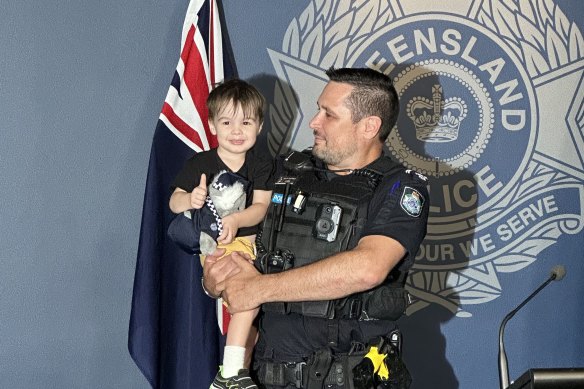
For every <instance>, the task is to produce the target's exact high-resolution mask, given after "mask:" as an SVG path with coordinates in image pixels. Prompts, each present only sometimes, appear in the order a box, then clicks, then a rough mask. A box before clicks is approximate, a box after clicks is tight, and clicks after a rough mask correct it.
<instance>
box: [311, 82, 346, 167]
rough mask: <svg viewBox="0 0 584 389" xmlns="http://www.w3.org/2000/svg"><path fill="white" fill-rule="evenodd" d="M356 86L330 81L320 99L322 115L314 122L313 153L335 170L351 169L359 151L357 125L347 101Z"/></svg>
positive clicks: (312, 126)
mask: <svg viewBox="0 0 584 389" xmlns="http://www.w3.org/2000/svg"><path fill="white" fill-rule="evenodd" d="M352 90H353V86H351V85H349V84H343V83H339V82H333V81H331V82H329V83H328V84H327V85H326V86H325V88H324V89H323V91H322V93H321V94H320V97H319V98H318V112H317V113H316V115H315V116H314V117H313V118H312V120H311V121H310V128H312V130H313V133H314V146H313V148H312V153H313V154H314V155H316V156H317V157H318V158H320V159H322V160H323V161H324V162H326V164H327V165H328V166H329V168H331V169H335V168H337V169H342V168H347V167H349V168H351V167H352V166H350V165H351V164H352V163H353V162H354V161H353V158H352V157H354V156H355V154H356V151H357V131H356V125H355V124H353V122H352V120H351V110H350V109H349V108H348V107H347V105H346V104H345V100H346V99H347V98H348V97H349V95H350V94H351V91H352Z"/></svg>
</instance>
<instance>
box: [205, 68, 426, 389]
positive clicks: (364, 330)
mask: <svg viewBox="0 0 584 389" xmlns="http://www.w3.org/2000/svg"><path fill="white" fill-rule="evenodd" d="M326 74H327V76H328V77H329V82H328V83H327V85H326V86H325V88H324V90H323V91H322V93H321V94H320V96H319V98H318V101H317V106H318V111H317V113H316V115H315V116H314V117H313V118H312V120H311V122H310V127H311V128H312V130H313V135H314V145H313V147H312V155H313V160H314V161H315V163H316V164H317V165H318V164H320V166H322V168H323V169H322V171H321V172H320V174H319V175H318V180H320V181H323V182H330V183H333V184H334V183H335V182H337V181H335V180H338V182H339V183H340V184H341V183H343V182H356V181H355V180H357V179H358V177H357V176H358V174H357V173H356V172H371V171H373V172H377V174H378V175H379V178H380V179H379V180H377V182H376V184H375V186H374V190H373V192H372V195H371V196H369V197H368V205H367V216H366V220H365V222H364V223H363V224H364V225H363V226H362V227H361V228H358V229H357V232H356V233H357V234H358V236H357V237H356V238H357V239H356V240H354V242H355V243H354V244H353V247H347V249H345V250H343V251H340V252H337V253H334V254H329V255H326V256H325V257H323V256H322V255H320V256H319V253H318V252H315V253H314V258H312V259H311V260H310V261H309V262H310V263H308V264H303V265H302V266H294V267H292V268H291V269H288V270H286V271H282V272H274V273H269V274H262V273H260V272H258V271H257V270H256V269H255V268H254V266H253V265H252V264H250V263H249V262H248V261H247V260H246V259H245V258H243V257H242V256H240V255H238V254H237V253H235V254H232V255H231V257H230V258H229V259H228V260H221V261H215V260H214V259H215V258H214V257H207V261H206V263H205V269H204V283H203V284H204V287H205V288H206V289H207V291H209V293H211V294H214V295H217V296H218V295H221V296H222V297H223V298H224V299H225V300H226V301H227V302H228V304H229V309H230V311H231V312H239V311H243V310H249V309H253V308H256V307H259V306H261V305H262V304H264V305H265V306H268V305H269V304H268V303H280V304H281V303H282V302H284V303H285V304H287V305H285V306H284V309H283V311H277V310H275V311H274V310H264V312H263V313H262V314H261V315H260V321H259V328H260V332H259V340H258V343H257V345H256V350H255V356H254V358H255V360H254V368H255V369H256V370H257V374H258V376H257V379H258V380H259V381H260V383H261V384H263V385H264V387H268V388H271V387H274V388H277V387H307V388H317V387H335V386H334V385H333V386H326V385H329V384H331V383H333V384H334V382H337V383H338V384H339V387H345V388H350V387H351V386H350V385H348V384H347V383H346V382H345V381H346V380H347V379H349V377H350V374H348V372H347V371H346V370H347V364H346V363H344V362H343V363H344V365H343V363H341V364H340V365H337V366H340V367H339V369H337V371H338V372H339V375H337V376H336V377H334V372H332V370H334V369H331V366H335V365H334V362H335V361H341V362H342V361H343V359H342V358H344V357H345V356H347V355H349V354H351V353H352V352H353V351H355V345H363V346H364V347H367V345H368V344H369V342H371V340H372V339H378V337H379V336H384V335H386V334H388V333H390V332H391V331H392V330H393V329H394V328H395V318H396V317H397V316H399V314H398V315H397V316H396V315H395V314H389V315H385V314H384V312H385V310H386V309H391V307H389V308H388V307H385V306H383V305H384V304H385V303H386V302H387V299H386V298H385V297H387V296H388V295H391V293H389V294H388V293H386V292H387V291H385V292H383V293H385V294H383V293H382V294H380V295H378V296H377V297H376V298H371V299H370V297H371V295H372V293H371V292H372V291H376V290H378V289H379V288H381V287H385V286H388V287H395V286H396V285H397V286H398V288H397V289H399V287H402V290H403V285H404V283H405V278H406V275H407V271H408V270H409V269H410V268H411V266H412V264H413V262H414V256H415V254H416V252H417V250H418V248H419V245H420V244H421V242H422V240H423V239H424V236H425V234H426V225H427V218H428V208H429V201H428V192H427V189H426V182H425V177H424V176H422V175H420V174H417V173H415V172H412V171H410V170H406V169H405V168H403V167H401V166H400V165H398V164H396V163H394V162H389V158H388V157H384V156H383V144H384V142H385V140H386V139H387V137H388V135H389V133H390V131H391V130H392V128H393V126H394V125H395V123H396V121H397V116H398V112H399V104H398V97H397V93H396V90H395V88H394V86H393V84H392V82H391V79H389V77H387V76H386V75H384V74H381V73H379V72H376V71H374V70H371V69H366V68H363V69H353V68H340V69H334V68H331V69H329V70H328V71H326ZM380 166H382V168H380ZM323 171H324V172H323ZM343 180H344V181H343ZM340 184H339V185H338V186H336V185H332V186H330V185H329V188H330V187H333V188H334V187H339V188H340V187H342V185H340ZM359 186H361V185H359ZM364 186H365V185H364ZM315 190H318V189H315ZM284 202H285V200H284ZM268 217H269V216H268ZM284 223H286V220H284ZM341 227H342V226H339V228H341ZM306 228H310V227H308V226H307V227H306ZM280 235H283V236H279V237H278V239H279V241H280V242H286V239H287V238H286V234H285V231H283V232H281V233H280ZM303 245H304V246H306V245H310V243H306V244H303ZM296 246H298V245H296ZM386 289H387V288H386ZM388 290H390V291H391V290H396V288H393V289H391V288H390V289H388ZM373 294H375V293H373ZM351 296H356V299H354V301H356V302H357V303H358V304H351V305H350V306H349V304H348V301H349V300H350V299H349V297H351ZM400 296H402V295H400ZM368 299H370V300H368ZM306 301H310V302H314V301H332V302H334V303H333V304H332V308H331V309H332V312H333V314H329V313H330V312H331V310H330V309H329V311H327V312H329V313H327V315H326V316H327V317H315V316H314V315H311V314H308V313H307V312H304V311H303V310H302V309H290V307H294V306H298V304H297V303H299V302H306ZM354 301H353V300H351V303H352V302H354ZM341 302H342V303H341ZM390 305H391V304H390ZM286 307H288V308H286ZM399 310H400V312H399V313H400V314H401V313H403V307H399ZM343 367H344V369H345V371H344V372H342V370H343ZM343 374H344V375H343ZM331 375H332V376H333V377H332V378H331ZM327 377H328V378H327ZM341 385H345V386H341Z"/></svg>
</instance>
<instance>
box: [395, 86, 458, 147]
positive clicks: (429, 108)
mask: <svg viewBox="0 0 584 389" xmlns="http://www.w3.org/2000/svg"><path fill="white" fill-rule="evenodd" d="M406 109H407V115H408V117H409V118H410V119H411V120H412V121H413V122H414V126H415V127H416V138H417V139H418V140H421V141H423V142H435V143H438V142H452V141H455V140H456V139H458V130H459V128H460V122H462V121H463V120H464V118H465V117H466V114H467V111H468V110H467V108H466V103H465V102H464V101H463V100H462V99H461V98H459V97H451V98H449V99H446V100H442V87H441V86H440V85H434V86H433V87H432V100H430V99H427V98H425V97H421V96H417V97H414V98H413V99H411V100H410V101H409V102H408V105H407V107H406Z"/></svg>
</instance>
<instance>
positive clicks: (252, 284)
mask: <svg viewBox="0 0 584 389" xmlns="http://www.w3.org/2000/svg"><path fill="white" fill-rule="evenodd" d="M405 254H406V250H405V248H404V247H403V246H402V245H401V244H400V243H399V242H397V241H396V240H394V239H392V238H389V237H387V236H381V235H370V236H366V237H364V238H362V239H361V240H360V241H359V244H358V245H357V247H355V248H354V249H352V250H349V251H345V252H342V253H338V254H335V255H333V256H330V257H328V258H325V259H323V260H321V261H317V262H315V263H312V264H310V265H307V266H302V267H299V268H295V269H290V270H287V271H285V272H281V273H275V274H264V275H262V274H259V273H258V272H257V271H256V270H255V269H254V268H253V266H252V265H250V264H246V263H245V261H243V260H242V261H240V264H239V266H240V269H241V271H240V272H239V273H238V274H237V275H235V276H233V277H231V278H229V279H228V280H226V281H225V282H223V283H220V284H218V285H217V286H218V288H219V290H222V291H223V297H224V298H225V299H226V300H227V302H228V303H229V305H230V311H231V312H238V311H242V310H249V309H252V308H255V307H258V306H259V305H261V304H263V303H267V302H276V301H310V300H330V299H336V298H340V297H345V296H347V295H350V294H352V293H356V292H361V291H365V290H368V289H371V288H373V287H375V286H377V285H379V284H381V282H383V281H384V280H385V278H386V277H387V275H388V274H389V272H390V271H391V269H393V268H394V267H395V266H396V265H397V264H398V263H399V262H400V260H401V259H402V258H403V257H404V255H405Z"/></svg>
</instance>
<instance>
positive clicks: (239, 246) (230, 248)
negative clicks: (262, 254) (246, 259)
mask: <svg viewBox="0 0 584 389" xmlns="http://www.w3.org/2000/svg"><path fill="white" fill-rule="evenodd" d="M217 248H219V249H225V254H223V257H225V256H227V255H229V254H231V253H232V252H234V251H241V252H243V253H247V254H249V255H251V259H255V258H256V256H255V249H254V245H253V243H251V242H250V241H249V239H247V238H242V237H238V238H235V239H233V242H231V243H229V244H219V245H217ZM223 257H221V258H223ZM200 258H201V265H203V263H205V255H201V256H200Z"/></svg>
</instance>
